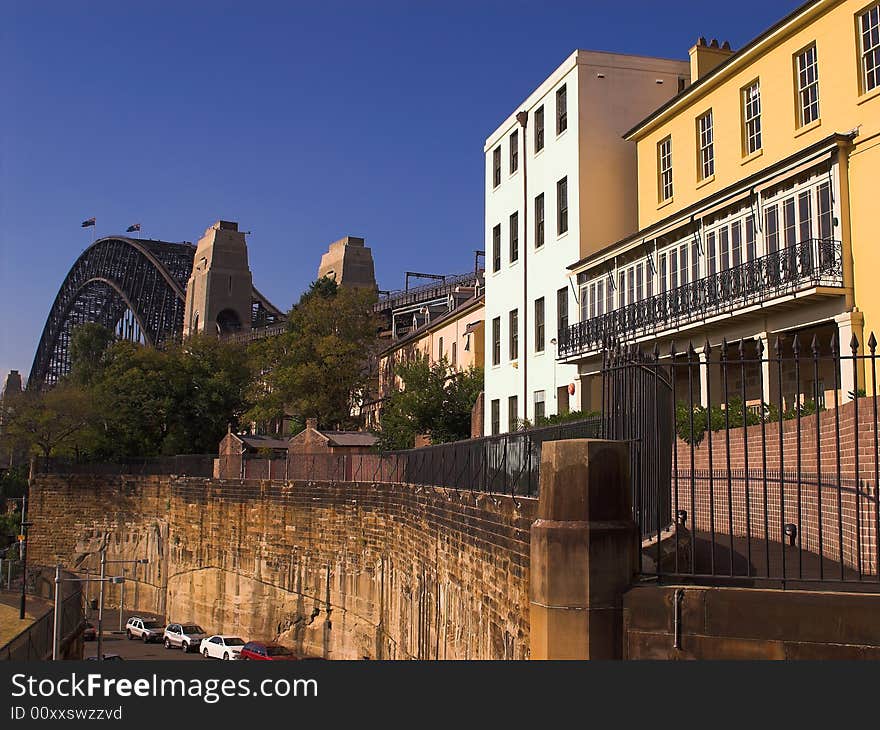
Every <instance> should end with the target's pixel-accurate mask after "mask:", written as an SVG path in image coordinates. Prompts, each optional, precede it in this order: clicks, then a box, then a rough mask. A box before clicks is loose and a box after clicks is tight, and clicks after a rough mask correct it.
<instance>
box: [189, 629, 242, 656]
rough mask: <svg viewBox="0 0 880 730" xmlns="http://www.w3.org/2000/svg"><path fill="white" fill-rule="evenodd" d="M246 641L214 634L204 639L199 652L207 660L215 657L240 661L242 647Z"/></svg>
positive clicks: (236, 637)
mask: <svg viewBox="0 0 880 730" xmlns="http://www.w3.org/2000/svg"><path fill="white" fill-rule="evenodd" d="M243 646H244V641H243V640H242V639H240V638H239V637H238V636H224V635H222V634H214V636H209V637H208V638H207V639H202V643H201V644H200V645H199V651H200V652H202V656H203V657H205V659H208V658H210V657H214V659H238V658H239V654H241V647H243Z"/></svg>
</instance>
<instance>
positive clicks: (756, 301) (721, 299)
mask: <svg viewBox="0 0 880 730" xmlns="http://www.w3.org/2000/svg"><path fill="white" fill-rule="evenodd" d="M842 251H843V249H842V246H841V243H840V241H835V240H832V239H818V238H811V239H807V240H805V241H802V242H800V243H798V244H795V245H793V246H788V247H786V248H783V249H781V250H780V251H775V252H774V253H771V254H767V255H766V256H761V257H760V258H756V259H754V260H752V261H746V262H744V263H742V264H739V265H737V266H734V267H733V268H730V269H725V270H724V271H719V272H717V273H715V274H711V275H710V276H706V277H704V278H702V279H698V280H697V281H692V282H690V283H688V284H684V285H683V286H680V287H677V288H675V289H670V290H669V291H667V292H664V293H662V294H658V295H657V296H653V297H648V298H647V299H643V300H642V301H640V302H634V303H632V304H629V305H627V306H625V307H621V308H619V309H615V310H613V311H611V312H608V313H607V314H603V315H600V316H598V317H592V318H590V319H588V320H586V321H584V322H578V323H577V324H573V325H571V326H570V327H569V328H568V329H566V330H562V331H560V332H559V359H561V360H564V359H568V358H571V357H575V356H582V355H587V354H589V353H593V352H598V351H599V350H601V349H602V348H603V347H605V346H609V345H613V344H617V343H622V342H629V341H632V340H635V339H637V338H639V337H643V336H645V335H652V334H653V335H658V334H660V333H662V332H665V331H668V330H672V329H674V328H677V327H682V326H686V325H690V324H694V323H697V322H702V321H705V320H707V319H709V318H711V317H717V316H720V315H724V314H734V313H735V312H736V311H737V310H742V309H745V308H747V307H752V306H755V305H760V304H763V303H766V302H770V301H772V300H773V299H777V298H779V297H782V296H787V295H792V294H795V293H797V292H801V291H806V290H809V289H813V288H816V287H836V288H840V287H842V286H843V254H842Z"/></svg>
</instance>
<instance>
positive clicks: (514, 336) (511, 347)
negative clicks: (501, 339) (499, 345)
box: [507, 309, 519, 360]
mask: <svg viewBox="0 0 880 730" xmlns="http://www.w3.org/2000/svg"><path fill="white" fill-rule="evenodd" d="M508 322H509V324H510V335H509V340H508V343H507V345H508V355H509V357H510V359H511V360H516V359H517V358H518V357H519V310H518V309H511V310H510V315H509V319H508Z"/></svg>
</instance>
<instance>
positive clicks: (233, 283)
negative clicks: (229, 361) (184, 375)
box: [183, 221, 253, 337]
mask: <svg viewBox="0 0 880 730" xmlns="http://www.w3.org/2000/svg"><path fill="white" fill-rule="evenodd" d="M252 292H253V280H252V278H251V270H250V268H249V266H248V253H247V244H246V243H245V240H244V233H243V232H240V231H239V230H238V223H235V222H234V221H217V222H216V223H215V224H214V225H212V226H211V227H210V228H208V229H207V230H206V231H205V235H204V236H202V238H201V240H200V241H199V243H198V246H197V247H196V254H195V259H194V261H193V269H192V275H191V276H190V277H189V281H188V282H187V284H186V312H185V314H184V319H183V334H184V336H185V337H186V336H189V335H191V334H195V333H197V332H205V333H208V334H227V333H231V332H239V331H242V330H249V329H250V328H251V298H252Z"/></svg>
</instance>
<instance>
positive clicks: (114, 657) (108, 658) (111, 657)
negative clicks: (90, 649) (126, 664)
mask: <svg viewBox="0 0 880 730" xmlns="http://www.w3.org/2000/svg"><path fill="white" fill-rule="evenodd" d="M86 661H87V662H96V661H98V657H97V656H87V657H86ZM104 661H105V662H121V661H123V659H122V657H121V656H119V654H104Z"/></svg>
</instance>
